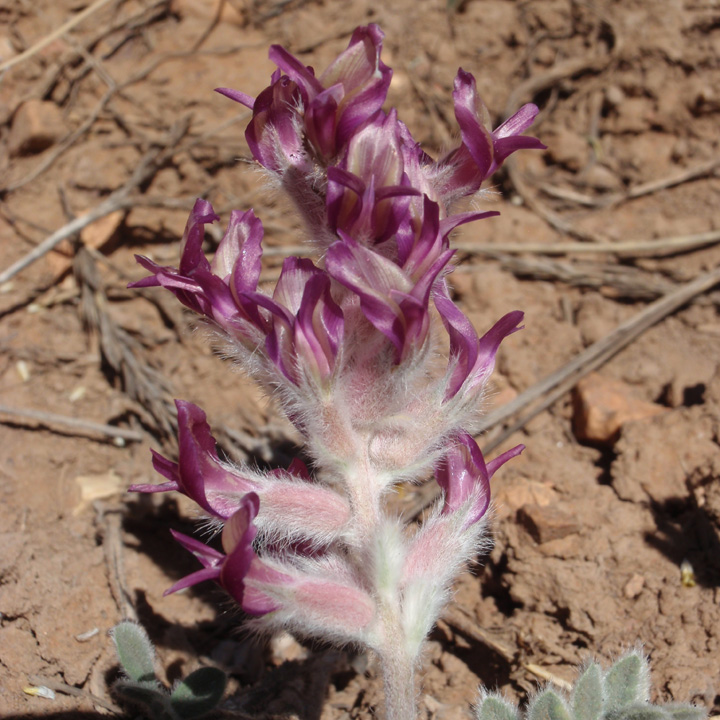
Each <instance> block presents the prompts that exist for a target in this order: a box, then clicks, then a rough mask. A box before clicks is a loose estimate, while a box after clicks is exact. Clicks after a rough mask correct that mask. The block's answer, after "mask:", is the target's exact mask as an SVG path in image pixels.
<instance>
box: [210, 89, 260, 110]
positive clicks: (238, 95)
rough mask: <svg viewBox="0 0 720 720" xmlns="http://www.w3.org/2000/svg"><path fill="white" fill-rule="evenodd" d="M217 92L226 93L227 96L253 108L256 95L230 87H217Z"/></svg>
mask: <svg viewBox="0 0 720 720" xmlns="http://www.w3.org/2000/svg"><path fill="white" fill-rule="evenodd" d="M215 92H216V93H220V95H224V96H225V97H227V98H230V99H231V100H234V101H235V102H238V103H240V104H241V105H244V106H245V107H247V108H250V109H251V110H252V109H253V105H254V104H255V98H254V97H252V96H251V95H247V94H245V93H244V92H240V91H239V90H232V89H230V88H215Z"/></svg>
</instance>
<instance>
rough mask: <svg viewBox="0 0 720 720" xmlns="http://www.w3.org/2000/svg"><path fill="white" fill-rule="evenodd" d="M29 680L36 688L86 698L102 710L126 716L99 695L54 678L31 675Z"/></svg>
mask: <svg viewBox="0 0 720 720" xmlns="http://www.w3.org/2000/svg"><path fill="white" fill-rule="evenodd" d="M28 680H29V681H30V682H31V683H32V684H33V685H35V686H36V687H37V686H40V687H46V688H50V690H54V691H55V692H59V693H63V694H64V695H71V696H72V697H77V698H84V699H85V700H89V701H90V702H91V703H93V704H95V705H99V706H100V707H101V708H104V709H105V710H109V711H110V712H111V713H114V714H115V715H123V714H124V712H123V710H121V709H120V708H119V707H117V706H116V705H113V704H112V703H109V702H108V701H107V700H103V699H102V698H99V697H98V696H97V695H93V694H92V693H90V692H88V691H87V690H82V689H80V688H76V687H73V686H72V685H68V684H67V683H64V682H58V681H57V680H53V679H52V678H46V677H41V676H40V675H29V676H28Z"/></svg>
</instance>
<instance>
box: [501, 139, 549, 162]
mask: <svg viewBox="0 0 720 720" xmlns="http://www.w3.org/2000/svg"><path fill="white" fill-rule="evenodd" d="M546 147H547V146H546V145H544V144H543V143H541V142H540V141H539V140H538V139H537V138H534V137H528V136H525V135H516V136H515V137H507V138H501V139H500V140H496V141H495V162H496V163H497V164H498V165H500V164H501V163H503V162H504V161H505V159H506V158H507V157H508V156H509V155H512V154H513V153H514V152H515V151H516V150H544V149H545V148H546Z"/></svg>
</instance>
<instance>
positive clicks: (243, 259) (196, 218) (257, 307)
mask: <svg viewBox="0 0 720 720" xmlns="http://www.w3.org/2000/svg"><path fill="white" fill-rule="evenodd" d="M216 219H218V218H217V215H215V214H214V212H213V210H212V206H211V205H210V203H209V202H207V201H206V200H198V201H197V202H196V203H195V207H194V208H193V211H192V212H191V214H190V218H189V219H188V222H187V226H186V230H185V235H184V236H183V245H182V254H181V258H180V268H179V270H178V269H175V268H172V267H162V266H160V265H157V264H156V263H154V262H152V261H151V260H149V259H148V258H144V257H138V258H137V259H138V262H139V263H140V264H141V265H142V266H143V267H144V268H146V269H147V270H150V272H152V273H153V274H152V275H151V276H150V277H147V278H143V279H142V280H139V281H138V282H135V283H132V284H131V287H151V286H157V285H161V286H163V287H165V288H167V289H168V290H170V291H171V292H172V293H174V294H175V296H176V297H177V298H178V299H179V300H180V302H182V303H183V304H184V305H185V306H186V307H189V308H190V309H191V310H194V311H195V312H197V313H199V314H201V315H204V316H205V317H207V318H208V319H210V320H212V321H213V322H214V323H216V324H217V325H218V326H220V327H221V328H222V329H223V330H225V331H226V332H227V333H228V334H229V335H230V337H231V338H236V339H238V340H239V341H240V342H241V343H242V344H244V345H246V346H249V348H250V349H251V350H255V349H256V348H257V346H258V345H259V344H260V343H262V342H263V341H264V343H265V346H266V349H267V354H268V357H269V358H270V360H271V361H272V362H273V363H274V364H275V365H276V367H277V368H278V369H279V370H280V371H281V372H282V373H283V374H284V375H285V377H287V378H288V379H290V380H292V381H293V382H294V383H295V384H299V383H300V382H302V381H304V380H305V379H310V380H312V381H314V382H316V383H317V384H319V385H324V384H327V383H328V382H329V381H330V379H331V376H332V374H333V372H334V369H335V360H336V358H337V355H338V352H339V349H340V345H341V342H342V337H343V328H344V321H343V315H342V312H341V310H340V307H339V306H338V305H337V303H336V302H335V301H334V300H333V298H332V295H331V292H330V278H329V277H328V276H327V275H326V274H325V273H324V272H323V271H322V270H320V269H318V268H317V267H315V265H314V264H313V263H312V261H311V260H307V259H300V258H292V257H291V258H287V259H286V260H285V262H284V264H283V269H282V273H281V275H280V279H279V281H278V283H277V285H276V287H275V292H274V293H273V296H272V298H271V297H268V296H267V295H265V294H263V293H261V292H258V291H257V284H258V279H259V277H260V270H261V259H262V248H261V242H262V236H263V228H262V224H261V223H260V221H259V220H258V219H257V218H256V217H255V214H254V213H253V212H252V210H248V211H247V212H245V213H239V212H233V213H232V215H231V218H230V223H229V225H228V227H227V230H226V231H225V234H224V236H223V239H222V241H221V242H220V245H219V246H218V249H217V252H216V254H215V257H214V258H213V261H212V263H210V262H208V260H207V258H206V257H205V255H204V254H203V252H202V242H203V238H204V230H205V224H207V223H208V222H213V221H215V220H216Z"/></svg>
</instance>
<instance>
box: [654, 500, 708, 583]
mask: <svg viewBox="0 0 720 720" xmlns="http://www.w3.org/2000/svg"><path fill="white" fill-rule="evenodd" d="M650 510H651V511H652V514H653V516H654V518H655V525H656V527H657V530H656V531H655V532H652V533H650V532H648V533H645V541H646V542H647V543H648V544H649V545H652V547H654V548H656V549H657V550H659V551H660V552H661V553H662V554H663V555H665V557H667V558H668V559H670V560H672V562H674V563H675V564H676V565H677V566H678V572H680V570H679V568H680V565H681V564H682V563H683V561H685V560H687V561H688V562H689V563H690V564H691V566H692V568H693V570H694V573H695V578H694V579H695V582H696V583H697V584H698V585H701V586H702V587H718V586H720V534H719V533H718V529H717V528H716V526H715V524H714V523H713V521H712V519H711V518H710V517H709V516H708V514H707V513H706V512H705V510H704V509H703V508H700V507H697V505H695V503H693V502H692V501H691V500H689V499H688V498H680V497H677V498H670V499H669V500H666V501H664V502H654V501H653V502H651V503H650Z"/></svg>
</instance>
